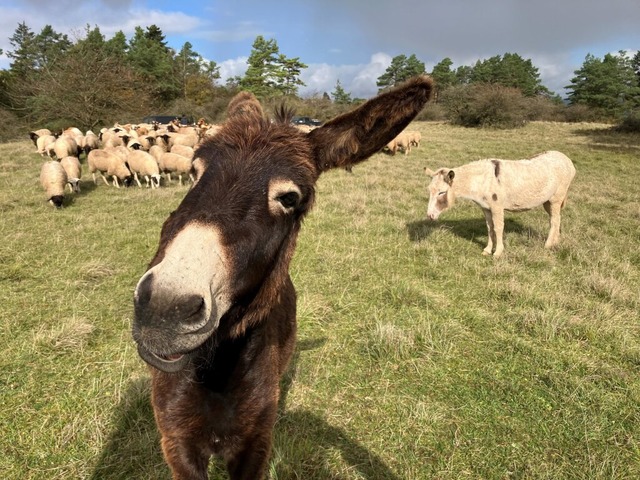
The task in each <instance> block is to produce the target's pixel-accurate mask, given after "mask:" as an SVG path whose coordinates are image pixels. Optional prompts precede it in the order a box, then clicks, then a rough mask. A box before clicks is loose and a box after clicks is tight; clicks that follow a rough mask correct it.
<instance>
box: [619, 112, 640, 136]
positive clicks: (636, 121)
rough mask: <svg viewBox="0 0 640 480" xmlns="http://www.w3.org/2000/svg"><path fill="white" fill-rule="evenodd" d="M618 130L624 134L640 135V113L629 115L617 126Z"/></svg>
mask: <svg viewBox="0 0 640 480" xmlns="http://www.w3.org/2000/svg"><path fill="white" fill-rule="evenodd" d="M616 130H617V131H619V132H623V133H640V111H637V112H632V113H630V114H629V115H627V116H626V117H625V118H624V119H623V120H622V122H621V123H619V124H618V125H617V126H616Z"/></svg>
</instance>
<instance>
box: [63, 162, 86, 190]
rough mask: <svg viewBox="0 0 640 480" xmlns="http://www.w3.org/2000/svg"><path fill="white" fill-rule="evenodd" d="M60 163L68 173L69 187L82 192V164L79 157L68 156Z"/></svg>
mask: <svg viewBox="0 0 640 480" xmlns="http://www.w3.org/2000/svg"><path fill="white" fill-rule="evenodd" d="M60 165H62V168H64V171H65V172H66V173H67V183H68V185H69V189H70V190H71V191H73V192H76V193H80V179H81V178H82V166H81V165H80V160H79V159H78V157H73V156H68V157H64V158H62V159H61V160H60Z"/></svg>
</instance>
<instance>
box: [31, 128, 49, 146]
mask: <svg viewBox="0 0 640 480" xmlns="http://www.w3.org/2000/svg"><path fill="white" fill-rule="evenodd" d="M47 135H51V130H49V129H48V128H41V129H39V130H34V131H32V132H29V138H31V141H32V142H33V144H34V145H35V146H36V147H37V146H38V144H37V141H38V138H40V137H44V136H47Z"/></svg>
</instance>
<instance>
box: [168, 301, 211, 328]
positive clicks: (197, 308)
mask: <svg viewBox="0 0 640 480" xmlns="http://www.w3.org/2000/svg"><path fill="white" fill-rule="evenodd" d="M204 306H205V303H204V298H202V297H201V296H200V295H189V296H187V297H183V298H182V299H181V301H180V303H178V304H176V305H175V306H174V309H173V312H174V318H176V319H178V320H180V321H181V322H185V323H199V322H200V321H201V320H202V318H201V317H202V315H201V314H202V310H203V309H204Z"/></svg>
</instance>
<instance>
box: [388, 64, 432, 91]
mask: <svg viewBox="0 0 640 480" xmlns="http://www.w3.org/2000/svg"><path fill="white" fill-rule="evenodd" d="M423 73H425V67H424V63H423V62H421V61H420V60H418V58H417V57H416V56H415V55H411V56H410V57H408V58H407V56H406V55H397V56H395V57H393V58H392V59H391V65H389V66H388V67H387V69H386V70H385V72H384V73H383V74H382V75H380V76H379V77H378V79H377V81H376V85H377V86H378V88H379V91H383V90H386V89H388V88H391V87H393V86H395V85H398V84H399V83H402V82H404V81H405V80H407V79H409V78H411V77H413V76H416V75H421V74H423Z"/></svg>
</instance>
